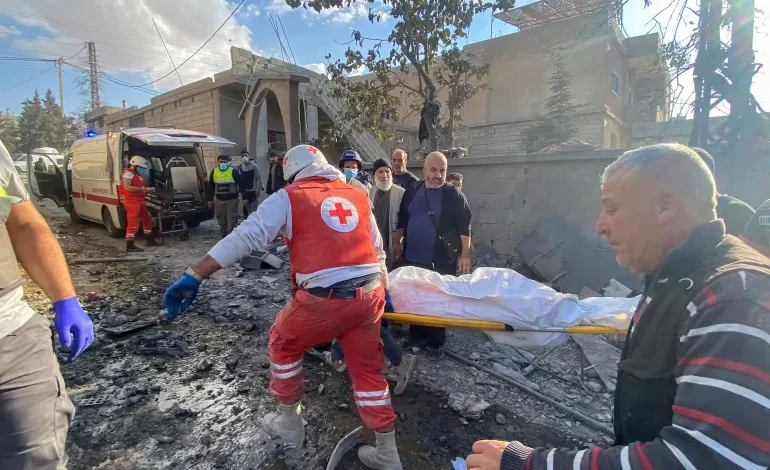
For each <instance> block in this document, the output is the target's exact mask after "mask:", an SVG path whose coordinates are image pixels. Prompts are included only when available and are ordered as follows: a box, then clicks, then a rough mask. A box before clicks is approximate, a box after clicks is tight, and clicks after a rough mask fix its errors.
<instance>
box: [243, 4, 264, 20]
mask: <svg viewBox="0 0 770 470" xmlns="http://www.w3.org/2000/svg"><path fill="white" fill-rule="evenodd" d="M261 13H262V12H261V11H259V7H258V6H256V5H253V4H252V5H249V6H247V7H246V9H245V10H244V11H243V13H242V14H241V16H243V17H244V18H256V17H257V16H259V15H260V14H261Z"/></svg>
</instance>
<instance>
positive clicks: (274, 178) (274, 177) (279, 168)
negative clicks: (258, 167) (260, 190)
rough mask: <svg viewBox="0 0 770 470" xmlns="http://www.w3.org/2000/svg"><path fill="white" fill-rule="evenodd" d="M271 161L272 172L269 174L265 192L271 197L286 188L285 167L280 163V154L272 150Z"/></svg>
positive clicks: (269, 156) (269, 155)
mask: <svg viewBox="0 0 770 470" xmlns="http://www.w3.org/2000/svg"><path fill="white" fill-rule="evenodd" d="M268 158H269V159H270V171H269V172H268V174H267V188H266V189H265V192H266V193H267V194H268V195H270V194H273V193H275V192H277V191H278V190H279V189H281V188H283V187H284V186H286V180H285V179H283V165H281V163H280V162H279V161H278V154H276V153H275V151H273V150H271V151H270V153H268Z"/></svg>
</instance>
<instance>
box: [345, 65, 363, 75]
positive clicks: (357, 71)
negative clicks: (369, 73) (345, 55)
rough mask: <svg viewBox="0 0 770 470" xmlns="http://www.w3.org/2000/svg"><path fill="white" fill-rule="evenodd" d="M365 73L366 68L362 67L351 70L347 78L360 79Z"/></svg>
mask: <svg viewBox="0 0 770 470" xmlns="http://www.w3.org/2000/svg"><path fill="white" fill-rule="evenodd" d="M365 73H366V67H364V66H363V65H362V66H360V67H358V68H357V69H355V70H353V71H352V72H350V73H349V74H348V77H360V76H361V75H363V74H365Z"/></svg>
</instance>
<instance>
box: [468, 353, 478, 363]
mask: <svg viewBox="0 0 770 470" xmlns="http://www.w3.org/2000/svg"><path fill="white" fill-rule="evenodd" d="M468 359H470V360H471V361H480V360H481V354H479V353H476V352H475V353H471V354H470V356H468Z"/></svg>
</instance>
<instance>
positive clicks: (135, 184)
mask: <svg viewBox="0 0 770 470" xmlns="http://www.w3.org/2000/svg"><path fill="white" fill-rule="evenodd" d="M139 168H144V169H147V168H148V166H147V160H145V159H144V158H143V157H140V156H138V155H137V156H134V157H131V161H129V162H128V167H126V169H125V170H124V171H123V178H122V179H123V188H122V189H123V205H124V206H125V207H126V225H127V226H126V251H127V252H129V253H131V252H138V251H144V250H143V249H141V248H139V247H138V246H136V245H135V244H134V239H135V238H136V232H138V231H139V223H140V222H141V223H142V229H143V230H144V236H145V237H146V238H147V246H158V242H156V241H155V237H153V235H152V219H151V218H150V212H149V211H148V210H147V206H145V205H144V195H145V194H147V193H150V192H152V191H154V190H155V188H146V187H145V186H144V178H142V175H140V174H139Z"/></svg>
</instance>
